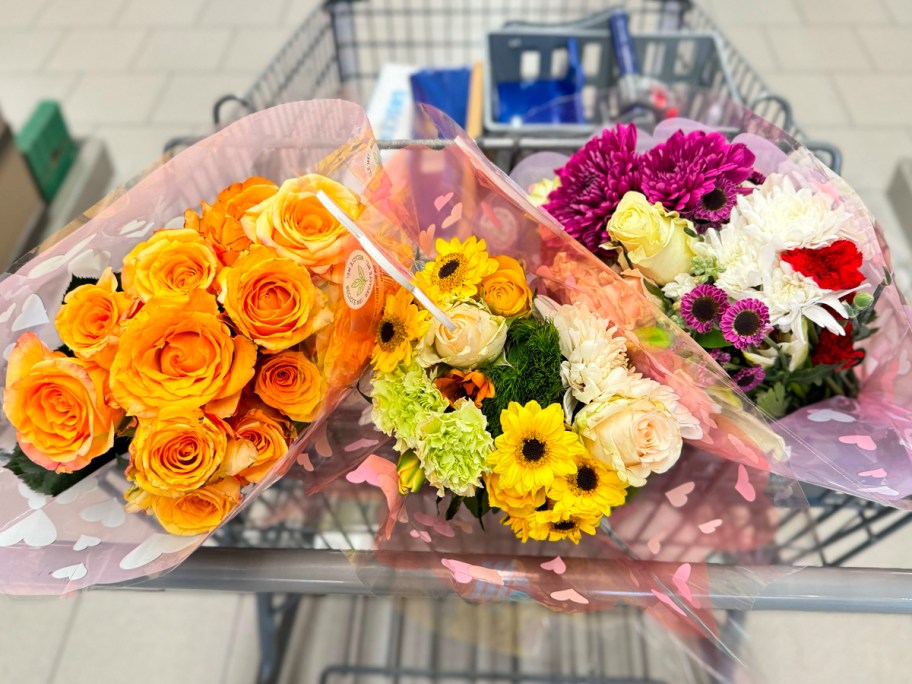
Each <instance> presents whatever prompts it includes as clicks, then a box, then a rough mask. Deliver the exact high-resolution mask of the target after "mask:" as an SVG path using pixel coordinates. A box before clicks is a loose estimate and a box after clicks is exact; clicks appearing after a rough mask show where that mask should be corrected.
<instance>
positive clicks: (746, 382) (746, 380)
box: [732, 366, 766, 392]
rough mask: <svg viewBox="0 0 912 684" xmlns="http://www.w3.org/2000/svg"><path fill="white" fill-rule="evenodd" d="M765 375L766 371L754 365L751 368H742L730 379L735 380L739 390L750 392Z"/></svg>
mask: <svg viewBox="0 0 912 684" xmlns="http://www.w3.org/2000/svg"><path fill="white" fill-rule="evenodd" d="M765 377H766V372H765V371H764V370H763V369H762V368H760V367H759V366H754V367H753V368H743V369H741V370H739V371H738V372H737V373H735V374H734V375H733V376H732V380H734V381H735V384H736V385H737V386H738V387H739V388H740V389H741V391H743V392H750V391H751V390H752V389H755V388H756V387H757V386H758V385H759V384H760V383H761V382H763V378H765Z"/></svg>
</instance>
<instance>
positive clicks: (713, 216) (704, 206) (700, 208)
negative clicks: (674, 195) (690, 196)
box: [693, 176, 750, 225]
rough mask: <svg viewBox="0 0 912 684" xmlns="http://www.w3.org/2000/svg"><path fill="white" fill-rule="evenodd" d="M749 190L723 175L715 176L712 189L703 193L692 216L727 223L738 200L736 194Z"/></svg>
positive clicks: (709, 221)
mask: <svg viewBox="0 0 912 684" xmlns="http://www.w3.org/2000/svg"><path fill="white" fill-rule="evenodd" d="M747 192H750V191H749V190H748V189H747V188H742V187H740V186H738V185H735V184H734V183H732V182H731V181H730V180H728V179H727V178H725V177H724V176H719V177H717V178H716V183H715V185H714V186H713V189H712V190H710V191H709V192H707V193H705V194H704V195H703V196H702V197H701V198H700V201H699V202H697V206H696V208H695V209H694V210H693V218H694V219H695V220H697V221H706V222H707V223H712V224H714V225H721V224H723V223H728V220H729V219H730V218H731V212H732V209H733V208H734V206H735V202H737V201H738V195H743V194H745V193H747Z"/></svg>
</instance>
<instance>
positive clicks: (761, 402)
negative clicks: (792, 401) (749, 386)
mask: <svg viewBox="0 0 912 684" xmlns="http://www.w3.org/2000/svg"><path fill="white" fill-rule="evenodd" d="M757 406H759V407H760V408H761V409H763V410H764V411H766V412H767V413H768V414H770V415H771V416H773V418H782V416H784V415H785V414H786V413H788V408H789V399H788V397H787V396H786V394H785V385H783V384H782V383H781V382H777V383H776V384H775V385H773V386H772V387H770V388H769V389H768V390H764V391H763V392H760V393H759V394H757Z"/></svg>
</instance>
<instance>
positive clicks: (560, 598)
mask: <svg viewBox="0 0 912 684" xmlns="http://www.w3.org/2000/svg"><path fill="white" fill-rule="evenodd" d="M429 116H430V117H431V119H432V121H433V123H434V124H435V125H436V126H437V128H438V130H439V131H440V137H441V138H444V139H448V140H449V141H450V143H451V144H449V145H447V146H445V147H444V149H442V150H438V149H431V148H429V147H421V146H414V147H409V148H406V149H404V150H402V151H401V152H399V153H397V154H395V155H392V156H391V157H390V158H389V159H388V160H387V161H386V162H385V166H384V173H383V174H382V175H377V176H375V178H374V179H373V182H372V183H371V184H370V185H369V187H368V188H367V189H366V190H365V194H366V197H367V199H368V201H369V203H370V204H371V206H373V207H374V208H376V209H377V211H378V213H382V214H386V216H387V217H388V218H389V219H390V220H387V221H384V222H378V223H377V225H376V226H366V225H365V226H362V227H363V228H364V229H365V232H366V233H367V234H368V235H369V237H370V239H371V240H372V241H373V242H374V244H376V245H377V246H378V247H380V248H381V249H384V250H385V251H386V253H387V256H388V257H389V258H390V259H391V260H398V262H399V263H400V265H401V266H402V267H403V268H404V269H405V270H411V271H414V270H415V268H417V266H416V264H415V263H414V256H415V254H416V253H417V252H419V251H420V252H421V253H422V254H424V255H426V256H428V257H431V256H433V254H434V240H435V238H443V239H450V238H452V237H454V236H458V237H459V238H460V239H466V238H467V237H469V236H471V235H474V236H477V237H478V238H483V239H484V240H485V241H486V243H487V248H488V251H489V253H490V254H495V255H496V254H505V255H509V256H512V257H514V258H517V259H520V260H521V261H522V262H523V263H524V264H525V267H526V272H527V273H528V274H531V275H533V288H534V289H536V290H537V291H538V292H539V293H541V294H547V295H548V296H550V297H552V298H554V299H556V300H558V301H559V302H561V303H575V302H585V303H587V304H588V305H589V306H590V307H591V308H593V309H594V310H596V311H598V312H599V313H600V314H601V315H603V316H605V317H607V318H609V319H611V320H612V322H613V323H614V324H616V325H617V326H618V328H619V329H621V330H623V331H624V332H625V334H626V335H627V336H628V339H629V340H630V346H631V354H630V355H631V358H632V360H633V361H634V363H635V365H636V367H637V369H638V370H639V371H641V372H643V373H645V374H646V375H649V376H651V377H653V378H654V379H656V380H658V381H660V382H663V383H666V384H668V385H670V386H672V387H673V388H674V389H675V390H676V391H677V392H678V394H679V396H680V397H681V400H682V402H683V403H684V404H685V405H686V406H687V407H688V408H689V409H690V411H691V412H692V413H693V414H694V415H695V416H696V417H697V418H698V419H699V420H700V422H701V425H702V427H703V430H704V436H703V438H702V439H700V440H697V441H694V442H693V443H691V444H690V445H689V446H688V448H687V449H686V452H685V454H684V455H683V457H682V459H681V460H680V462H679V463H678V464H677V465H676V466H675V467H674V468H673V469H672V470H671V471H670V472H668V473H666V474H663V475H653V476H651V477H650V479H649V482H648V483H647V486H646V487H645V488H643V489H642V490H640V491H638V492H636V493H635V494H634V495H633V497H632V499H631V501H630V502H629V503H627V504H626V505H624V506H622V507H620V508H618V509H615V510H614V512H613V513H612V515H611V516H610V518H608V519H607V526H606V529H605V530H604V531H602V532H600V533H599V534H598V535H596V536H595V537H585V536H584V538H583V540H582V542H581V543H580V544H579V545H573V544H572V543H570V542H559V543H542V542H529V543H526V544H521V543H520V542H518V541H517V540H516V539H515V538H514V537H513V535H512V533H511V532H510V531H509V530H508V529H507V528H504V527H502V526H501V525H500V524H499V521H498V519H497V518H498V516H488V517H487V519H486V522H485V529H484V530H482V529H481V528H480V527H479V524H478V522H477V521H476V520H474V519H473V518H472V517H471V516H470V515H469V514H468V513H467V512H466V511H465V510H462V511H460V513H459V514H458V515H457V516H456V517H455V518H454V519H453V520H451V521H446V520H445V519H444V515H443V512H444V510H445V506H446V502H443V503H442V504H441V505H440V509H439V510H438V507H437V502H436V501H435V496H434V492H432V491H431V492H427V493H422V494H418V495H409V496H407V497H405V498H404V499H403V498H400V497H398V495H397V494H396V491H395V483H396V478H395V468H394V464H393V459H394V454H393V453H392V451H391V450H390V447H389V443H388V441H387V442H384V439H383V436H382V435H379V434H378V433H377V432H375V431H374V430H373V429H372V428H371V427H370V426H369V425H365V426H364V427H363V428H362V433H361V434H362V436H363V438H364V439H369V440H373V441H377V442H380V443H379V444H377V446H375V447H374V451H375V452H376V453H378V454H385V455H387V456H388V457H389V460H384V459H381V458H377V457H374V458H369V459H368V460H367V461H365V462H364V463H363V464H362V465H361V466H359V468H358V469H357V470H356V471H355V472H354V473H351V474H349V476H348V477H349V479H350V480H351V481H352V482H355V483H360V482H368V483H371V484H374V485H376V486H378V487H380V489H382V490H383V491H384V493H385V496H386V500H387V502H388V505H389V508H388V509H386V508H384V509H383V510H384V512H383V513H382V514H381V516H380V521H379V528H380V534H379V535H378V537H377V541H376V548H375V550H376V557H377V558H379V559H381V560H382V561H383V562H385V563H388V564H389V565H391V566H393V567H425V568H432V569H433V570H434V571H435V572H436V573H437V574H438V576H439V578H440V581H441V582H442V583H444V584H446V585H449V586H451V587H452V588H453V589H454V590H455V591H457V592H459V593H460V594H461V595H463V596H465V597H467V598H469V599H471V600H478V601H483V600H490V599H494V598H501V599H503V598H520V597H531V598H533V599H535V600H536V601H538V602H540V603H543V604H545V605H547V606H550V607H552V608H554V609H556V610H602V609H605V608H608V607H611V606H614V605H616V604H617V602H618V599H617V597H618V596H619V595H621V594H623V595H624V601H625V602H627V603H630V602H633V603H635V604H637V605H640V606H643V607H645V608H647V609H648V610H649V611H650V612H651V613H654V614H655V615H656V617H658V618H659V619H660V620H662V621H663V622H664V623H666V624H669V625H672V626H674V627H675V628H676V629H677V630H680V631H681V632H683V633H697V634H701V635H704V636H711V637H712V638H713V639H715V640H716V641H717V643H719V644H721V642H720V641H718V639H719V637H718V635H717V634H716V628H715V622H714V618H713V613H712V610H711V608H712V606H710V605H708V602H707V601H706V599H705V596H704V598H702V599H701V598H700V597H701V595H704V594H705V593H706V590H707V570H706V569H707V565H706V564H707V562H726V563H730V564H737V563H739V562H740V564H742V565H747V564H750V563H753V564H757V563H760V564H764V563H767V564H768V563H770V562H773V561H774V560H775V555H774V553H775V544H774V541H775V540H774V536H775V533H776V530H777V520H778V517H777V509H778V508H786V509H791V510H801V509H802V508H804V507H806V506H807V502H806V499H805V498H804V495H803V492H802V490H801V488H800V486H799V485H798V483H797V482H795V481H794V480H792V479H788V478H785V477H781V476H772V475H771V472H770V471H772V470H774V469H776V468H777V466H776V465H775V464H777V463H779V462H782V461H786V460H787V450H786V449H785V445H786V442H785V441H784V440H783V437H782V435H781V434H780V433H778V432H777V431H776V430H775V429H774V428H773V425H772V423H771V422H770V421H769V420H768V419H767V418H765V417H764V416H763V415H761V414H760V412H759V411H757V410H756V408H755V407H753V406H752V405H751V404H750V402H748V401H747V400H746V399H745V397H744V396H743V395H742V394H741V393H739V392H738V391H737V390H736V389H735V388H734V386H733V385H732V383H731V382H730V381H729V379H728V378H727V376H726V375H725V373H724V371H722V370H721V368H719V367H718V366H717V365H716V364H715V362H714V361H713V360H712V359H711V358H710V357H709V356H708V355H706V353H705V352H704V351H703V350H702V349H701V348H700V347H699V346H698V345H697V344H696V342H694V341H693V340H692V339H691V338H690V337H689V336H688V335H687V334H686V333H684V332H683V331H681V330H680V329H678V328H677V327H676V326H674V324H673V323H672V322H671V321H670V320H668V319H667V318H666V317H665V316H664V315H662V314H661V313H660V312H659V310H658V309H657V308H656V306H655V305H654V304H653V303H652V302H651V301H650V300H649V299H648V297H647V295H646V294H645V291H644V290H643V289H641V288H640V289H637V288H635V287H633V286H632V285H630V284H629V283H627V282H625V281H624V280H623V279H622V278H621V277H620V276H618V275H617V274H616V273H615V272H613V271H612V270H610V269H609V268H607V267H606V266H605V265H604V264H602V263H601V262H599V261H598V260H597V259H596V258H595V257H594V256H592V255H591V254H590V253H588V252H587V251H586V250H585V249H584V248H583V247H582V246H580V245H579V244H578V243H576V242H575V241H574V240H572V239H571V238H570V237H568V236H567V235H566V234H565V233H564V232H563V230H562V229H561V228H560V226H559V225H558V224H557V223H556V222H555V221H554V220H553V219H551V218H550V217H549V216H548V215H546V214H544V213H543V212H541V211H540V210H538V209H536V208H535V207H534V206H532V205H531V204H530V203H529V202H528V200H527V199H526V196H525V192H524V191H523V190H522V189H521V188H520V187H518V186H517V185H516V184H514V183H513V182H512V181H510V180H509V178H508V177H507V176H506V175H504V174H503V173H502V172H500V171H499V170H498V169H497V168H496V167H494V166H493V165H492V164H491V163H490V162H489V161H488V160H487V159H486V158H485V157H484V156H483V154H482V153H481V152H480V151H479V150H478V148H477V147H476V146H475V145H474V143H473V142H472V141H471V140H470V139H469V138H468V137H467V136H466V135H465V133H464V132H463V131H461V130H460V129H458V127H456V126H455V125H454V124H453V123H452V122H451V121H449V120H448V119H446V117H444V116H442V115H440V114H439V113H435V112H430V111H429ZM403 245H411V249H403V248H402V246H403ZM788 438H789V440H790V441H792V440H793V439H794V441H798V440H797V438H793V436H791V435H789V436H788ZM558 556H559V557H560V558H559V559H558V560H554V559H555V558H556V557H558ZM543 564H544V565H543ZM555 568H557V570H559V571H556V570H555ZM779 572H782V571H781V570H780V571H779ZM773 575H775V573H773V574H772V575H770V574H769V573H763V572H756V571H753V570H750V569H747V568H744V569H743V572H741V573H739V574H736V577H737V579H736V580H735V582H736V586H735V587H733V590H734V591H735V592H736V593H738V594H740V595H742V596H743V597H744V600H745V606H747V605H749V603H750V597H752V596H755V595H756V593H757V591H758V590H759V589H760V588H761V587H762V586H763V585H764V584H765V583H766V582H768V581H770V580H771V579H773ZM363 579H364V581H365V583H367V584H368V585H370V583H371V573H369V572H367V573H365V574H364V577H363ZM402 590H403V591H406V592H408V591H409V587H408V586H407V584H403V586H402Z"/></svg>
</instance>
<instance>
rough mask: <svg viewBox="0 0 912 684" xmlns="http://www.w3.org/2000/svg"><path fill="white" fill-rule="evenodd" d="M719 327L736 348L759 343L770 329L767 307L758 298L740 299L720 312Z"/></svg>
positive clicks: (744, 347)
mask: <svg viewBox="0 0 912 684" xmlns="http://www.w3.org/2000/svg"><path fill="white" fill-rule="evenodd" d="M719 329H720V330H721V331H722V335H723V336H724V337H725V339H726V341H728V342H731V343H732V345H734V347H735V348H736V349H741V350H744V349H747V348H748V347H750V346H751V345H756V344H760V343H761V342H762V341H763V338H764V337H766V334H767V333H768V332H769V331H770V330H771V328H770V324H769V309H768V308H767V307H766V304H764V303H763V302H761V301H760V300H759V299H742V300H741V301H740V302H735V303H734V304H732V305H731V306H729V307H728V309H727V310H726V311H725V313H724V314H722V320H721V322H720V323H719Z"/></svg>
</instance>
